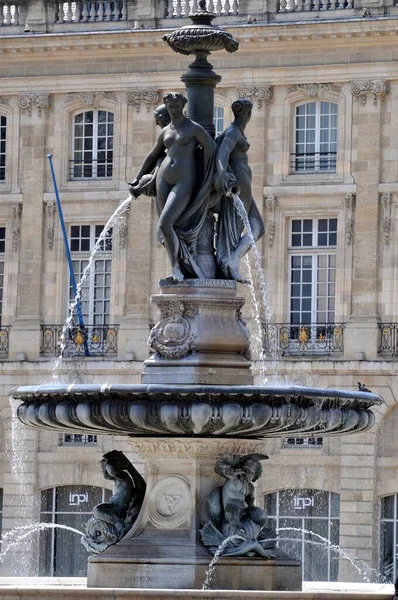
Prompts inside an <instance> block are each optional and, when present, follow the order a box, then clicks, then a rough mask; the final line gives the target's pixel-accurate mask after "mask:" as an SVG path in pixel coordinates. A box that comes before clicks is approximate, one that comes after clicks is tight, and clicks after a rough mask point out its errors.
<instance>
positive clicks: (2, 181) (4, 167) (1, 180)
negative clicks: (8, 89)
mask: <svg viewBox="0 0 398 600" xmlns="http://www.w3.org/2000/svg"><path fill="white" fill-rule="evenodd" d="M3 119H5V123H4V125H3ZM7 123H8V117H7V115H6V114H4V113H3V112H2V111H0V184H5V183H7V173H8V156H7V147H8V134H7V130H8V124H7ZM3 129H4V139H3V137H2V135H3ZM2 143H4V152H3V151H2V149H1V144H2ZM3 156H4V165H2V164H1V162H2V157H3ZM2 171H3V172H4V177H2V176H1V175H2Z"/></svg>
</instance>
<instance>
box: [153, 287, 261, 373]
mask: <svg viewBox="0 0 398 600" xmlns="http://www.w3.org/2000/svg"><path fill="white" fill-rule="evenodd" d="M151 301H152V303H153V304H155V305H156V306H157V307H158V308H159V310H160V314H161V320H160V321H159V322H158V323H157V324H156V325H155V327H153V329H152V331H151V333H150V337H149V344H150V346H151V348H152V350H153V352H154V354H153V356H152V357H151V358H150V359H148V360H146V361H145V363H144V372H143V375H142V383H151V384H156V383H161V384H168V383H172V384H175V385H181V384H195V383H200V384H204V385H218V384H220V382H221V381H222V382H223V383H224V384H225V385H250V384H252V383H253V377H252V373H251V370H250V366H251V363H250V360H249V358H250V351H249V342H250V334H249V331H248V329H247V327H246V324H245V322H244V320H243V319H242V315H241V309H242V306H243V304H244V302H245V300H244V298H243V297H240V296H237V291H236V281H232V280H221V279H186V280H184V281H183V282H182V283H179V284H175V283H173V282H172V281H170V280H169V279H163V280H161V281H160V294H156V295H154V296H151Z"/></svg>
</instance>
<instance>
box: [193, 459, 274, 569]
mask: <svg viewBox="0 0 398 600" xmlns="http://www.w3.org/2000/svg"><path fill="white" fill-rule="evenodd" d="M267 458H268V456H266V455H265V454H247V455H244V456H239V455H236V454H223V455H221V457H220V460H219V461H218V462H217V463H216V466H215V469H214V470H215V472H216V473H217V474H218V475H221V477H224V478H225V479H226V482H225V483H224V485H222V486H218V487H216V488H215V489H214V490H212V492H211V493H210V494H209V497H208V503H209V511H210V516H211V521H209V522H208V523H206V525H205V526H204V527H203V529H202V530H201V535H202V541H203V543H204V545H205V546H209V547H210V551H211V552H212V553H213V554H215V553H216V552H217V550H218V549H219V547H220V546H221V545H223V547H222V551H221V555H222V556H244V555H247V556H254V555H256V554H257V555H259V556H262V557H263V558H274V557H276V556H280V555H281V553H279V551H278V549H277V548H276V540H275V534H274V533H273V532H272V531H271V530H270V529H268V528H267V527H266V523H267V513H266V512H265V510H263V509H262V508H259V507H258V506H255V505H254V485H253V484H254V482H255V481H257V479H258V478H259V477H260V475H261V472H262V468H261V464H260V461H261V460H265V459H267Z"/></svg>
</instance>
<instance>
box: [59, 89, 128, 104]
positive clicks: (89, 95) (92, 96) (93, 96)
mask: <svg viewBox="0 0 398 600" xmlns="http://www.w3.org/2000/svg"><path fill="white" fill-rule="evenodd" d="M76 100H77V101H78V102H80V104H83V105H84V106H89V107H91V108H98V106H99V105H100V104H101V100H112V101H113V102H117V97H116V94H115V93H114V92H71V93H70V94H68V95H67V97H66V103H65V104H70V103H71V102H75V101H76Z"/></svg>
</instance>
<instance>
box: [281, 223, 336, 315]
mask: <svg viewBox="0 0 398 600" xmlns="http://www.w3.org/2000/svg"><path fill="white" fill-rule="evenodd" d="M290 236H291V244H290V249H289V254H290V256H289V260H290V324H291V325H297V326H299V325H309V324H311V323H321V324H327V323H334V319H335V295H336V288H335V286H336V250H335V248H336V244H337V219H336V218H324V219H293V220H292V222H291V233H290Z"/></svg>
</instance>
